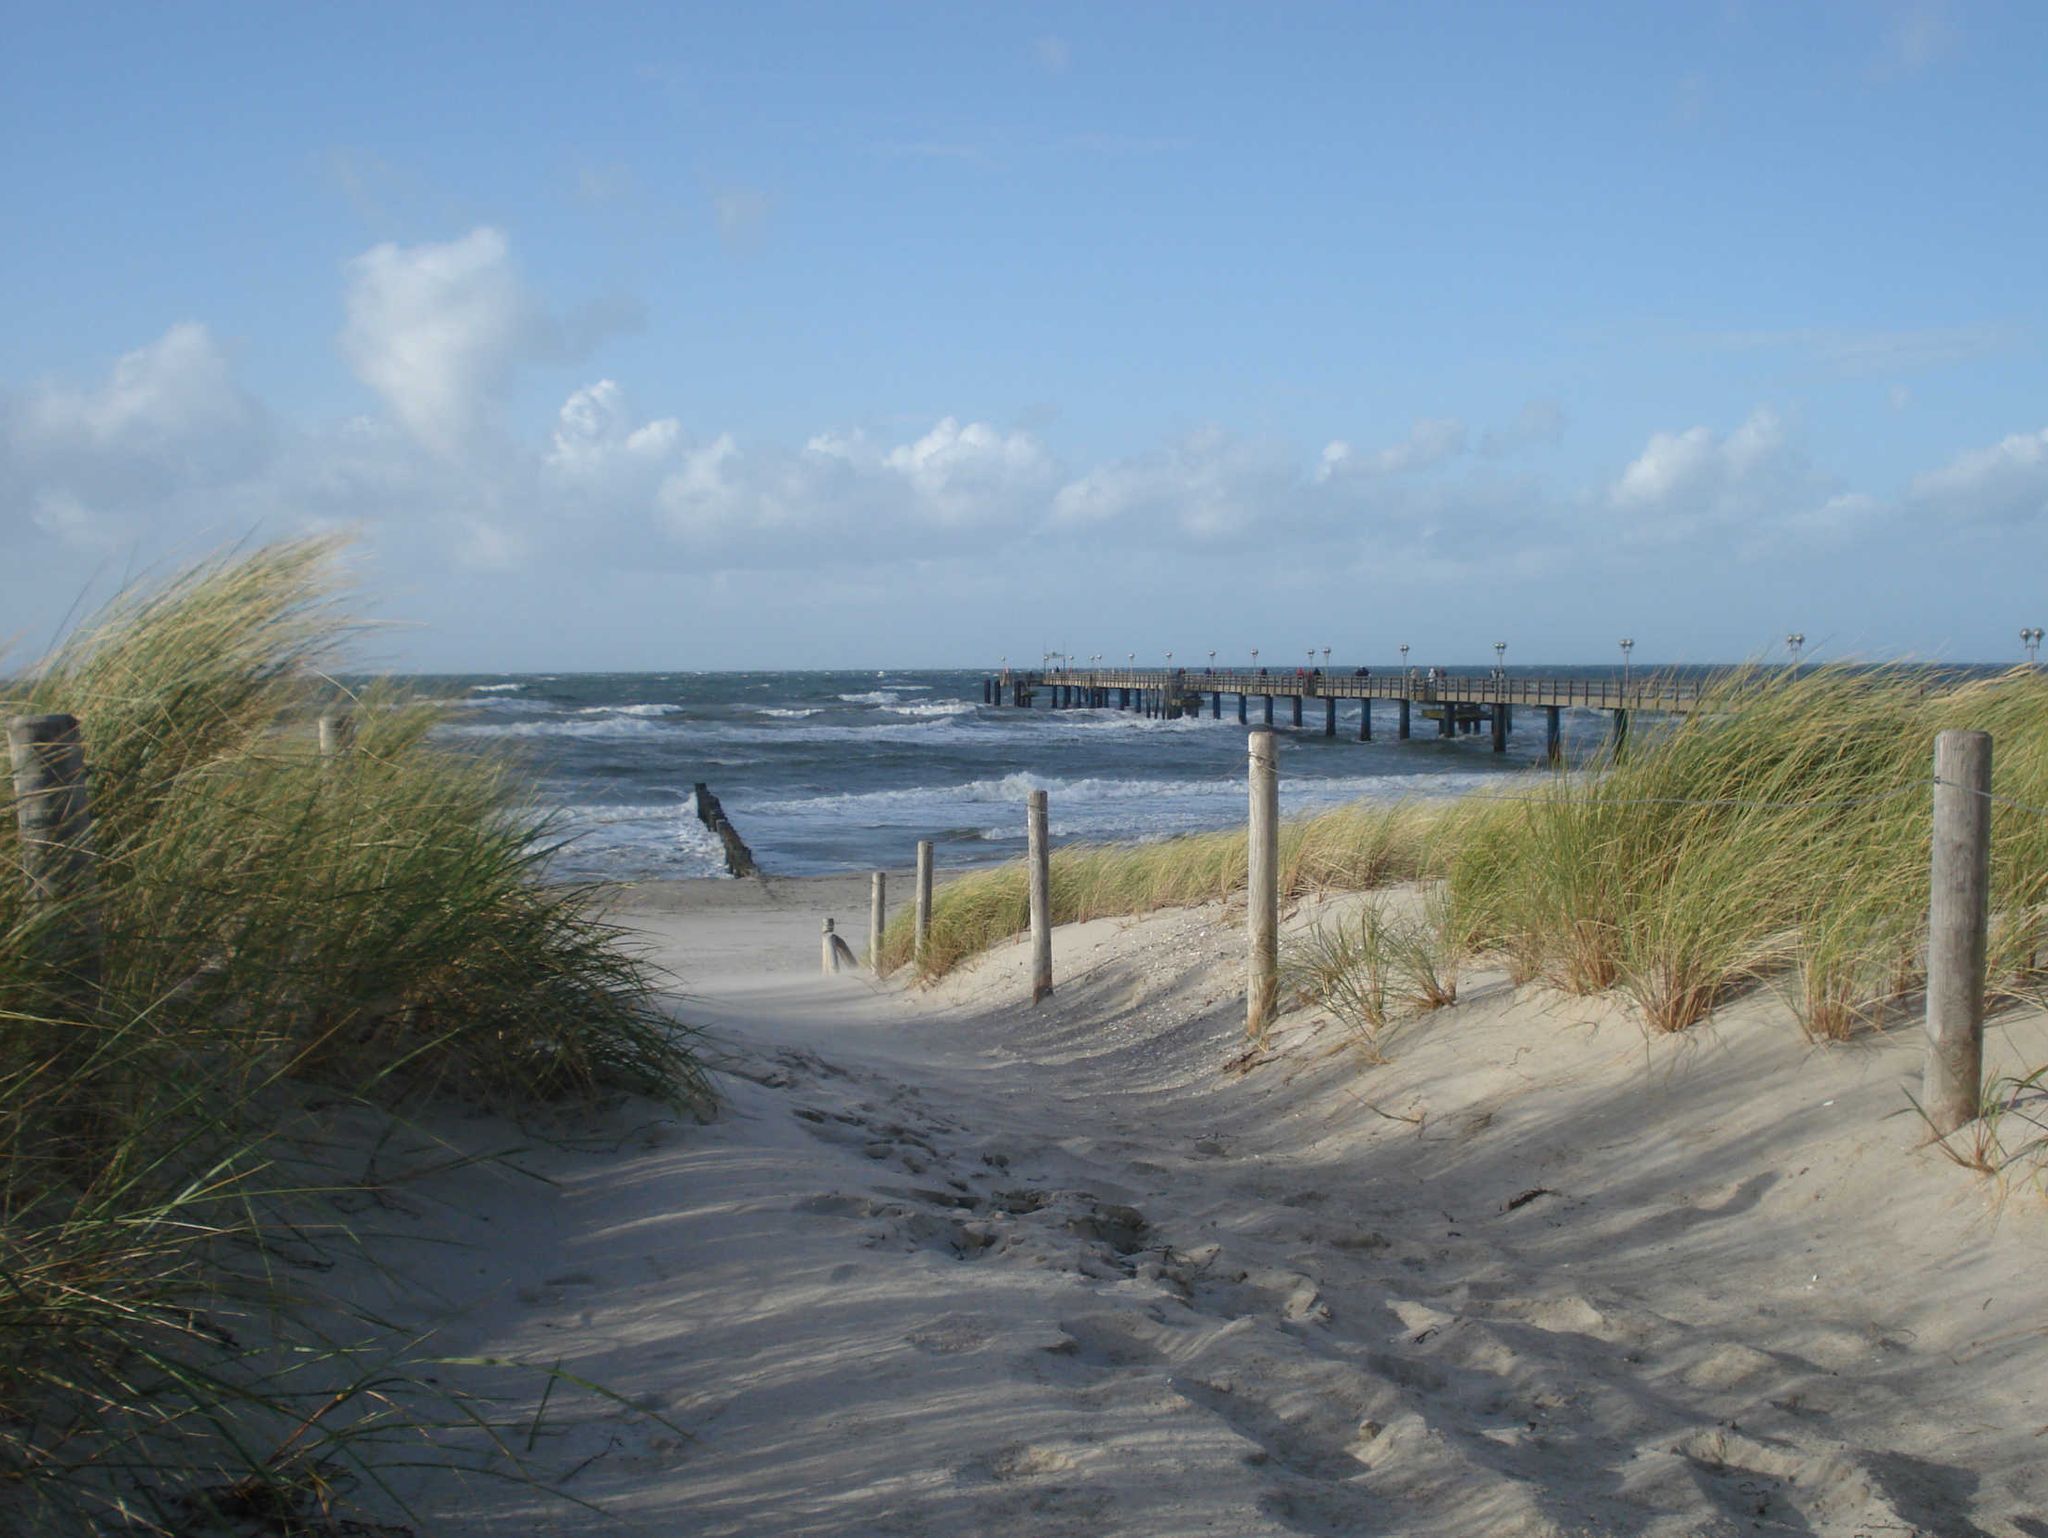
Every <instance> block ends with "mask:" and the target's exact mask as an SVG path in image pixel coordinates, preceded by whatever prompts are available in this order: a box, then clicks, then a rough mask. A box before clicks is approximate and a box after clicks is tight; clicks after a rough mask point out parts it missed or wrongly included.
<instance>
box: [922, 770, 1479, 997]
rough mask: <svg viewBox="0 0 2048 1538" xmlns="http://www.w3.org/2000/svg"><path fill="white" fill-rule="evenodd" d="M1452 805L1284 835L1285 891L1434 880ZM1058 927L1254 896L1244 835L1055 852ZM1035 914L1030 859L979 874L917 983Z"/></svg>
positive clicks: (1384, 811) (1377, 809) (943, 901)
mask: <svg viewBox="0 0 2048 1538" xmlns="http://www.w3.org/2000/svg"><path fill="white" fill-rule="evenodd" d="M1446 815H1447V809H1445V808H1439V807H1434V806H1425V805H1421V804H1415V803H1400V804H1394V805H1382V806H1373V805H1367V804H1364V803H1360V804H1358V805H1355V806H1346V807H1339V808H1337V809H1336V810H1334V811H1329V812H1324V813H1322V814H1320V815H1318V816H1315V817H1307V818H1301V819H1298V820H1291V821H1288V822H1285V823H1283V824H1282V825H1281V829H1280V885H1281V890H1282V891H1283V892H1285V893H1287V894H1289V895H1292V896H1301V895H1304V894H1306V893H1309V892H1314V891H1321V890H1336V891H1352V890H1359V889H1363V888H1367V887H1377V886H1386V885H1389V884H1390V883H1393V882H1397V881H1407V880H1413V879H1415V878H1416V877H1418V876H1420V875H1422V874H1423V872H1424V870H1425V869H1426V868H1427V867H1428V865H1429V862H1430V860H1431V858H1432V850H1433V849H1434V848H1435V843H1436V840H1435V834H1436V832H1437V830H1438V828H1439V825H1440V824H1441V823H1442V822H1443V821H1444V819H1445V817H1446ZM1051 863H1052V871H1051V875H1052V882H1051V886H1052V914H1053V922H1054V923H1056V924H1076V923H1081V922H1084V921H1086V920H1088V919H1094V918H1108V917H1114V916H1118V915H1123V914H1132V913H1150V912H1153V911H1154V910H1156V909H1160V908H1176V907H1189V906H1192V905H1194V904H1196V903H1203V902H1211V901H1215V900H1217V899H1221V898H1226V897H1229V896H1231V895H1232V894H1234V893H1236V892H1240V891H1242V890H1243V889H1244V883H1245V835H1244V834H1243V833H1241V832H1231V833H1196V834H1189V835H1186V836H1184V837H1180V838H1170V839H1165V840H1162V841H1160V842H1157V843H1151V844H1092V845H1091V844H1078V845H1071V846H1069V847H1067V848H1064V849H1056V850H1054V851H1053V854H1052V862H1051ZM1030 918H1031V910H1030V892H1029V890H1028V888H1027V886H1026V883H1025V874H1024V867H1023V865H1022V864H1009V865H1000V866H994V867H991V868H990V869H988V870H982V871H975V872H972V873H971V874H969V875H965V876H962V877H960V878H959V879H958V880H956V881H953V882H951V883H949V884H948V885H947V886H946V887H945V888H944V889H943V890H941V891H940V892H939V893H937V894H936V896H935V897H934V899H933V903H932V923H931V934H930V936H929V938H928V940H927V943H926V946H925V952H924V955H923V956H922V957H921V958H920V959H919V961H918V967H917V970H918V977H919V979H920V980H921V981H926V982H929V981H932V980H934V979H936V978H939V977H943V976H945V974H946V973H948V972H950V971H951V970H952V969H953V968H954V967H956V966H958V965H959V964H960V963H961V962H962V961H965V960H967V959H968V958H969V957H972V956H977V955H979V954H980V953H981V952H983V951H985V950H987V949H988V948H989V947H990V946H992V945H997V944H1000V943H1001V942H1002V941H1004V940H1007V939H1009V938H1010V937H1011V936H1013V935H1018V934H1022V933H1023V932H1024V930H1025V929H1026V928H1027V927H1028V926H1029V923H1030ZM911 940H912V932H911V915H910V913H909V912H908V910H905V911H901V912H899V913H898V914H897V915H896V917H895V919H894V920H893V921H891V923H890V925H889V928H888V929H887V930H886V931H885V932H884V934H883V936H882V970H883V971H884V972H888V971H893V970H895V969H896V968H898V967H901V966H903V965H905V964H906V963H908V962H909V961H910V959H911V955H910V952H911Z"/></svg>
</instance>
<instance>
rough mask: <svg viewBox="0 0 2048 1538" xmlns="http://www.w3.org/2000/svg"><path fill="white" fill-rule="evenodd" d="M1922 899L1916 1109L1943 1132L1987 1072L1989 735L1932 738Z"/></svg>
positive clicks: (1968, 1113)
mask: <svg viewBox="0 0 2048 1538" xmlns="http://www.w3.org/2000/svg"><path fill="white" fill-rule="evenodd" d="M1930 867H1931V869H1930V877H1929V883H1928V899H1927V1067H1926V1071H1925V1073H1924V1074H1923V1075H1922V1078H1921V1085H1920V1102H1921V1105H1920V1109H1921V1110H1922V1112H1924V1113H1925V1115H1926V1117H1927V1119H1928V1121H1929V1122H1931V1123H1932V1124H1933V1126H1934V1130H1935V1131H1936V1132H1937V1133H1939V1134H1941V1135H1942V1136H1944V1137H1946V1136H1947V1135H1948V1134H1949V1133H1951V1132H1953V1131H1955V1130H1956V1128H1958V1127H1960V1126H1963V1125H1965V1124H1966V1123H1968V1122H1971V1121H1974V1120H1976V1118H1977V1113H1978V1111H1979V1110H1980V1109H1981V1107H1982V1101H1983V1093H1984V1089H1983V1080H1984V945H1985V930H1986V927H1987V925H1988V923H1989V917H1990V898H1991V734H1990V733H1989V732H1942V733H1941V734H1940V735H1939V736H1937V737H1936V738H1935V739H1934V838H1933V847H1932V850H1931V860H1930Z"/></svg>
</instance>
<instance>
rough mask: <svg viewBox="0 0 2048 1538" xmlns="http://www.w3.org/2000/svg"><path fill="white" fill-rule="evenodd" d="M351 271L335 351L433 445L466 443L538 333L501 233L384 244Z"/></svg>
mask: <svg viewBox="0 0 2048 1538" xmlns="http://www.w3.org/2000/svg"><path fill="white" fill-rule="evenodd" d="M347 275H348V286H347V294H346V299H345V304H346V309H347V317H348V318H347V323H346V325H345V326H344V327H343V328H342V333H341V350H342V355H343V356H344V357H345V358H346V359H347V360H348V362H349V366H350V367H351V368H353V369H354V370H355V372H356V376H357V377H358V378H359V379H361V380H362V381H363V383H364V384H366V385H368V386H369V387H370V388H371V389H372V390H374V391H376V392H377V394H378V395H379V396H380V397H381V398H382V399H383V401H384V403H385V405H386V406H388V407H389V408H390V410H391V414H392V415H393V416H394V417H395V418H397V420H398V421H399V423H400V424H401V425H402V426H403V427H404V428H405V429H406V430H407V431H408V432H410V433H411V434H412V435H413V436H414V437H416V438H417V439H419V441H420V442H422V443H424V444H425V445H427V446H428V447H429V448H431V449H433V450H435V451H437V452H439V453H442V454H447V455H451V456H452V455H454V454H457V453H459V452H461V451H462V450H464V449H465V448H468V447H470V446H471V445H472V444H473V443H474V441H475V439H476V436H477V434H478V431H479V429H480V427H481V426H482V424H483V421H484V418H485V414H486V412H487V411H488V410H489V408H490V407H491V406H492V405H493V404H494V403H495V401H496V400H497V398H498V397H499V396H500V394H501V393H502V392H503V390H504V388H505V386H506V384H507V382H508V381H509V379H510V377H511V373H512V370H513V367H514V365H515V364H516V363H517V362H518V361H519V359H520V357H521V355H522V354H523V353H526V352H528V351H530V350H532V349H533V347H534V346H535V343H536V339H537V336H538V334H539V331H540V327H539V325H538V324H537V315H538V311H537V307H536V306H535V305H534V304H533V303H532V301H531V300H530V299H529V298H528V296H527V294H526V292H525V290H524V289H523V287H522V286H521V284H520V282H519V278H518V276H517V274H516V273H515V272H514V270H513V266H512V258H511V252H510V250H509V248H508V247H507V245H506V242H505V237H504V235H503V234H502V233H500V232H499V231H497V230H494V229H490V228H488V227H484V228H478V229H475V230H472V231H470V232H469V233H468V234H467V235H465V236H463V237H462V238H461V239H460V240H453V241H449V242H447V243H446V244H443V245H431V244H428V245H417V246H399V245H394V244H391V243H390V242H386V243H385V244H383V245H380V246H374V247H372V248H371V249H370V250H368V251H365V252H364V253H363V254H362V255H361V256H359V257H356V258H355V259H354V260H353V261H351V262H350V263H349V264H348V269H347Z"/></svg>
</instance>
